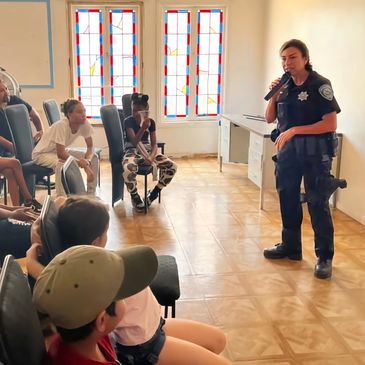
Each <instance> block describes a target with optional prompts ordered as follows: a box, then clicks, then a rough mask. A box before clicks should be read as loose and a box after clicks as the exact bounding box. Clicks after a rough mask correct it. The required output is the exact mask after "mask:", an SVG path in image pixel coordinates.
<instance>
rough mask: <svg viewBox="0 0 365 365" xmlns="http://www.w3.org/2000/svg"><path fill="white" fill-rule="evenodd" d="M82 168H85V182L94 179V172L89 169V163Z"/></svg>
mask: <svg viewBox="0 0 365 365" xmlns="http://www.w3.org/2000/svg"><path fill="white" fill-rule="evenodd" d="M84 170H85V173H86V180H87V182H88V183H90V182H93V181H94V178H95V176H94V173H93V170H91V168H90V166H89V165H88V166H86V167H85V168H84Z"/></svg>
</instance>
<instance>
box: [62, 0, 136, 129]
mask: <svg viewBox="0 0 365 365" xmlns="http://www.w3.org/2000/svg"><path fill="white" fill-rule="evenodd" d="M76 9H101V10H102V28H103V32H102V42H103V66H104V105H107V104H111V68H110V56H111V54H110V31H109V25H110V23H109V10H113V9H117V10H125V9H126V10H131V9H132V10H135V16H136V90H140V89H141V87H142V77H143V68H142V66H143V61H142V57H143V52H142V51H143V44H142V37H141V33H142V24H141V22H142V11H143V8H142V4H141V3H139V2H138V3H112V2H107V3H100V2H87V3H86V2H72V3H69V4H68V24H69V48H70V51H69V52H70V53H69V54H70V61H69V66H70V73H71V95H72V96H73V98H75V99H79V96H78V82H77V77H78V75H77V53H76V20H75V11H76ZM81 101H82V100H81ZM120 104H121V101H120ZM115 105H117V104H115ZM90 121H92V123H93V124H102V122H101V118H100V117H95V116H92V117H91V118H90Z"/></svg>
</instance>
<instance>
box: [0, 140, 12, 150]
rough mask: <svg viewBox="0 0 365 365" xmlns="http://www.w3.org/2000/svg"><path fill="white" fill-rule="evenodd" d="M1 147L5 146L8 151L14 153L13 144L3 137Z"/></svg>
mask: <svg viewBox="0 0 365 365" xmlns="http://www.w3.org/2000/svg"><path fill="white" fill-rule="evenodd" d="M0 146H3V147H4V148H5V149H6V150H7V151H9V152H11V153H14V146H13V143H12V142H10V141H8V140H7V139H6V138H4V137H1V136H0Z"/></svg>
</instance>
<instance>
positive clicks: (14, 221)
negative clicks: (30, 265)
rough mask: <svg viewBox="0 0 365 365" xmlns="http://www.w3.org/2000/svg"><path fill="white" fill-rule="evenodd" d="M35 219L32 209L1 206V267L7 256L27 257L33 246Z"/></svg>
mask: <svg viewBox="0 0 365 365" xmlns="http://www.w3.org/2000/svg"><path fill="white" fill-rule="evenodd" d="M35 218H36V215H35V214H34V212H32V209H31V208H26V207H10V206H8V205H2V204H0V237H1V243H0V265H1V264H2V262H3V260H4V258H5V256H6V255H13V256H14V257H15V258H21V257H25V254H26V252H27V250H28V248H29V247H30V245H31V239H30V232H31V223H32V222H33V221H34V219H35Z"/></svg>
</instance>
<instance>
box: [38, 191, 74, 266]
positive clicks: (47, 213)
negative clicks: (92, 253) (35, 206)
mask: <svg viewBox="0 0 365 365" xmlns="http://www.w3.org/2000/svg"><path fill="white" fill-rule="evenodd" d="M57 217H58V208H57V207H56V205H55V203H54V201H53V200H52V199H51V197H50V196H49V195H48V196H47V197H46V200H45V201H44V203H43V207H42V211H41V239H42V243H43V245H44V246H45V250H44V251H45V256H48V257H45V260H46V262H47V261H50V260H51V259H52V258H53V257H55V256H56V255H57V254H59V253H60V252H62V251H64V250H66V248H68V247H66V245H65V244H64V243H63V242H62V240H61V236H60V232H59V230H58V226H57Z"/></svg>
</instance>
